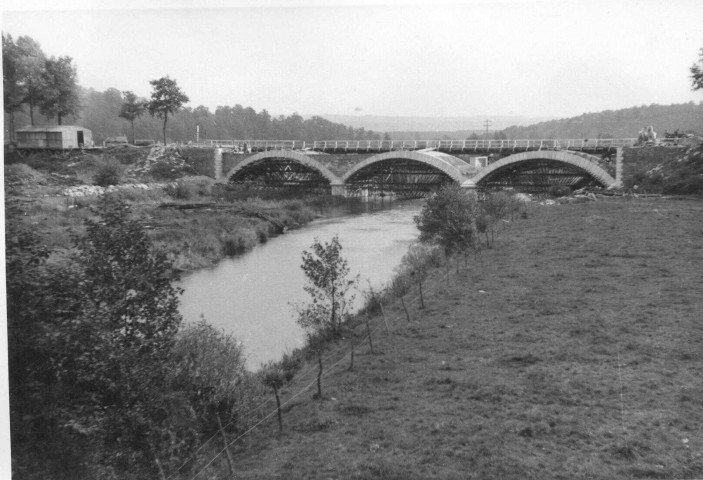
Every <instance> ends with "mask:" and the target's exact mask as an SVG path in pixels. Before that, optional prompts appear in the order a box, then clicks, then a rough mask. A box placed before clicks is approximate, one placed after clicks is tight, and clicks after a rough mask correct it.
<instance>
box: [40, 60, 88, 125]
mask: <svg viewBox="0 0 703 480" xmlns="http://www.w3.org/2000/svg"><path fill="white" fill-rule="evenodd" d="M42 77H43V84H44V89H43V91H42V94H41V97H40V98H41V100H40V104H39V110H40V111H41V113H42V115H44V116H46V118H54V117H56V119H57V122H58V124H59V125H61V122H62V119H63V117H65V116H67V115H77V114H78V113H79V112H80V110H81V104H80V101H79V100H78V82H77V79H78V74H77V72H76V67H75V66H74V65H73V59H72V58H71V57H68V56H64V57H59V58H54V57H51V58H50V59H48V60H47V61H46V64H45V68H44V72H43V75H42Z"/></svg>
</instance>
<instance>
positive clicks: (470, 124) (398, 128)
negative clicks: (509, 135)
mask: <svg viewBox="0 0 703 480" xmlns="http://www.w3.org/2000/svg"><path fill="white" fill-rule="evenodd" d="M320 116H321V117H323V118H326V119H327V120H329V121H331V122H338V123H343V124H345V125H350V126H352V127H354V128H362V127H363V128H365V129H367V130H373V131H375V132H380V133H383V132H404V133H408V132H427V133H430V132H434V133H433V134H432V137H431V138H433V137H435V136H437V135H438V134H439V135H445V134H447V135H452V134H456V133H457V131H464V132H467V133H469V132H472V131H485V128H486V127H485V126H484V122H485V121H486V120H490V122H491V126H490V127H489V128H490V130H491V131H495V130H502V129H504V128H507V127H509V126H511V125H531V124H533V123H536V122H542V121H544V120H550V119H552V118H553V117H545V116H537V117H524V116H515V115H514V116H505V115H504V116H484V115H481V116H478V115H473V116H465V117H393V116H386V115H338V114H333V113H325V114H321V115H320ZM303 117H304V118H311V117H312V115H303ZM425 138H427V137H425Z"/></svg>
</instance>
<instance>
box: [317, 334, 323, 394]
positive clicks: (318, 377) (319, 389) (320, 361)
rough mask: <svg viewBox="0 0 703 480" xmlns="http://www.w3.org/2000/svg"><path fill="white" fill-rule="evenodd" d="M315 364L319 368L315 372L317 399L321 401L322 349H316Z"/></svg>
mask: <svg viewBox="0 0 703 480" xmlns="http://www.w3.org/2000/svg"><path fill="white" fill-rule="evenodd" d="M317 364H318V366H319V367H320V368H319V370H318V371H317V398H319V399H320V400H322V347H319V348H318V349H317Z"/></svg>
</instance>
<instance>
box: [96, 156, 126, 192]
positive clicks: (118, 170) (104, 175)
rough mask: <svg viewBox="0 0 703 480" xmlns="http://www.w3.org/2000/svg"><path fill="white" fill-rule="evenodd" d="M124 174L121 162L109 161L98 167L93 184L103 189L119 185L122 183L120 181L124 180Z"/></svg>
mask: <svg viewBox="0 0 703 480" xmlns="http://www.w3.org/2000/svg"><path fill="white" fill-rule="evenodd" d="M123 173H124V167H122V164H121V163H120V162H119V161H117V160H114V159H108V160H106V161H104V162H102V164H101V165H99V166H98V170H97V171H96V172H95V175H94V176H93V183H95V185H99V186H101V187H109V186H110V185H117V184H119V183H120V180H122V174H123Z"/></svg>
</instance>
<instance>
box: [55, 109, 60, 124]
mask: <svg viewBox="0 0 703 480" xmlns="http://www.w3.org/2000/svg"><path fill="white" fill-rule="evenodd" d="M56 118H58V121H59V125H61V112H57V113H56Z"/></svg>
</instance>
